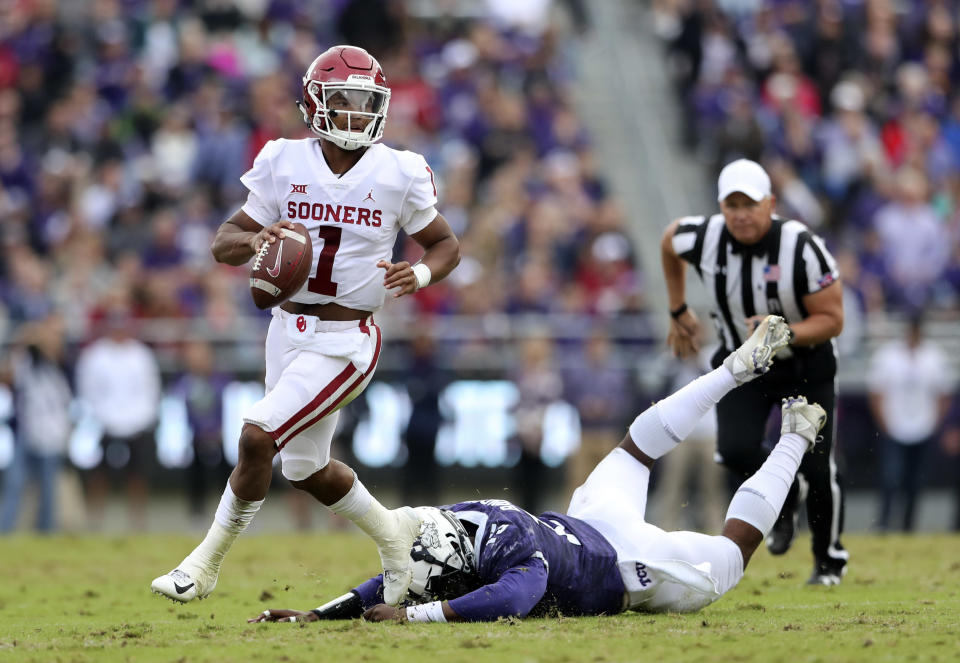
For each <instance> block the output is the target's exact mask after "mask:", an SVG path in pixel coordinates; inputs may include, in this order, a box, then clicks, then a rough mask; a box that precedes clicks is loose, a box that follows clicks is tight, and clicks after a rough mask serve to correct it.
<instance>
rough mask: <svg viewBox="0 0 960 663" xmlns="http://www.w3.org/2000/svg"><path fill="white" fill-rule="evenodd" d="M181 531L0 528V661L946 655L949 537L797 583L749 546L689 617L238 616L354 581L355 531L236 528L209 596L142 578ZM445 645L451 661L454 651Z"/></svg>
mask: <svg viewBox="0 0 960 663" xmlns="http://www.w3.org/2000/svg"><path fill="white" fill-rule="evenodd" d="M195 543H196V539H195V538H194V537H175V536H131V537H115V538H105V537H53V538H35V537H27V536H22V537H14V538H11V539H3V540H0V573H2V577H0V661H7V660H11V661H43V662H47V661H91V662H93V661H96V662H100V661H183V662H194V661H254V660H256V661H306V660H316V661H330V660H335V661H342V662H344V663H346V662H348V661H391V662H392V663H404V662H406V661H417V662H418V663H420V662H423V661H428V660H431V659H432V658H433V657H437V656H440V657H442V658H441V660H459V659H464V660H468V661H471V662H472V661H497V662H498V663H508V662H509V663H512V662H514V661H591V662H598V663H599V662H605V661H611V662H612V661H656V662H658V663H667V662H670V661H681V660H682V661H757V662H760V661H764V662H766V661H790V663H800V662H802V661H871V662H880V661H897V662H900V661H956V660H958V659H960V630H958V626H957V623H958V621H960V537H955V536H954V537H949V536H917V537H914V538H900V537H885V538H879V537H867V536H849V537H847V538H846V543H847V545H848V546H849V548H850V550H851V553H852V555H853V563H852V565H851V572H850V573H849V574H848V576H847V578H846V580H845V582H844V584H843V585H841V586H839V587H832V588H826V587H805V586H804V585H803V582H804V581H805V580H806V578H807V575H808V573H809V570H810V569H809V563H810V562H809V554H808V553H807V551H806V548H807V545H808V541H807V540H801V541H798V543H797V544H796V545H795V547H794V549H793V550H791V551H790V553H789V554H787V555H786V556H784V557H781V558H774V557H771V556H770V555H768V554H767V553H766V552H765V551H761V552H759V553H758V554H757V556H756V557H755V559H754V561H753V563H752V564H751V566H750V568H749V569H748V571H747V575H746V577H745V578H744V579H743V581H742V582H741V583H740V585H739V586H738V587H737V588H736V589H735V590H734V591H732V592H731V593H729V594H728V595H727V596H725V597H724V598H723V599H721V600H720V601H719V602H717V603H715V604H714V605H712V606H710V607H709V608H707V609H706V610H704V611H703V612H700V613H696V614H691V615H673V614H666V615H643V614H633V613H631V614H626V615H619V616H614V617H599V618H580V619H573V618H553V619H532V620H526V621H523V622H520V621H503V622H498V623H494V624H467V625H464V624H455V625H452V624H415V625H414V624H369V623H364V622H362V621H359V620H357V621H349V622H326V623H321V624H257V625H250V624H247V623H246V621H245V620H246V618H248V617H251V616H253V615H255V614H257V613H258V612H260V611H261V610H263V609H264V608H268V607H272V608H284V607H288V608H300V609H306V608H311V607H315V606H316V605H318V604H320V603H322V602H324V601H325V600H326V599H327V598H332V597H333V596H335V595H337V594H339V593H342V592H343V591H345V590H347V589H349V588H350V587H351V586H353V585H354V584H356V583H358V582H360V581H362V580H364V579H366V577H367V576H368V572H371V571H373V570H375V569H376V566H377V558H376V554H375V552H374V550H373V547H372V545H371V544H370V543H369V541H368V540H367V539H365V538H363V537H361V536H360V535H351V534H316V535H285V536H248V537H244V538H241V540H240V541H239V542H238V543H237V545H236V546H235V547H234V549H233V551H231V553H230V556H229V558H228V559H227V562H226V565H225V568H224V571H223V573H222V574H221V578H220V584H219V586H218V588H217V591H216V592H215V593H214V594H213V596H211V598H209V599H207V600H205V601H202V602H198V603H193V604H189V605H179V604H174V603H171V602H168V601H166V600H163V599H160V598H159V597H157V596H155V595H153V594H151V593H150V592H149V589H148V586H149V583H150V580H151V579H152V578H153V577H154V576H155V575H157V574H158V573H160V572H163V571H166V570H168V569H169V567H170V564H171V563H172V562H175V561H176V560H179V559H180V558H181V557H182V555H183V554H184V553H185V552H187V551H188V550H189V549H190V548H191V547H192V546H193V545H194V544H195ZM454 657H456V659H455V658H454Z"/></svg>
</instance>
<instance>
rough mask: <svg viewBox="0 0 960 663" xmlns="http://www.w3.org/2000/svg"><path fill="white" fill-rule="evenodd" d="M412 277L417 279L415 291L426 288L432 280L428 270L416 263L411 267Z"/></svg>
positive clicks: (420, 263) (421, 264)
mask: <svg viewBox="0 0 960 663" xmlns="http://www.w3.org/2000/svg"><path fill="white" fill-rule="evenodd" d="M413 275H414V276H416V277H417V290H419V289H420V288H426V287H427V286H428V285H430V279H431V278H433V274H431V272H430V268H429V267H427V266H426V265H424V264H423V263H422V262H418V263H417V264H416V265H414V266H413Z"/></svg>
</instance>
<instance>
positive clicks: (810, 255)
mask: <svg viewBox="0 0 960 663" xmlns="http://www.w3.org/2000/svg"><path fill="white" fill-rule="evenodd" d="M804 234H805V235H806V241H805V242H803V245H802V250H801V257H802V260H803V267H804V269H805V270H806V282H805V285H806V289H807V292H806V293H805V294H808V295H812V294H813V293H815V292H820V291H821V290H823V289H824V288H826V287H827V286H828V285H830V284H831V283H833V282H834V281H836V280H837V279H839V278H840V272H839V271H838V270H837V261H836V260H834V259H833V256H832V255H830V252H829V251H827V247H826V246H825V245H824V243H823V240H822V239H820V237H818V236H817V235H814V234H812V233H804Z"/></svg>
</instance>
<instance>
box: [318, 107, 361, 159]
mask: <svg viewBox="0 0 960 663" xmlns="http://www.w3.org/2000/svg"><path fill="white" fill-rule="evenodd" d="M376 121H377V120H376V118H374V119H373V120H371V121H370V124H369V125H367V126H368V127H370V126H373V123H374V122H376ZM327 122H328V123H329V124H333V120H332V119H330V120H327ZM323 123H324V120H323V118H322V117H319V114H318V116H317V117H315V118H314V121H313V122H312V123H311V124H310V128H311V129H312V130H313V133H315V134H317V135H318V136H320V137H321V138H326V139H327V140H329V141H330V142H331V143H333V144H334V145H336V146H337V147H339V148H341V149H344V150H348V151H353V150H358V149H360V148H361V147H370V146H371V145H373V143H374V142H375V141H373V140H371V139H370V136H368V135H367V131H366V130H364V131H343V130H342V129H321V128H320V126H321V125H323Z"/></svg>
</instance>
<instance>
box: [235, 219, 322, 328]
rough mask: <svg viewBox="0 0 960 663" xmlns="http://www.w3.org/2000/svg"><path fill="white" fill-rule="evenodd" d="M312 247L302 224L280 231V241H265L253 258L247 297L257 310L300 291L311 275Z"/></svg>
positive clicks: (278, 302)
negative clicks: (249, 296) (251, 296)
mask: <svg viewBox="0 0 960 663" xmlns="http://www.w3.org/2000/svg"><path fill="white" fill-rule="evenodd" d="M312 263H313V244H312V243H311V242H310V236H309V235H308V234H307V229H306V228H305V227H304V225H303V224H302V223H295V224H293V229H292V230H291V229H290V228H284V229H283V239H279V240H277V241H276V242H273V243H272V244H271V243H270V242H264V243H263V245H262V246H261V247H260V250H259V251H257V253H256V255H255V256H254V257H253V265H252V266H251V269H250V294H251V295H253V303H254V304H256V305H257V308H261V309H266V308H270V307H272V306H276V305H277V304H280V303H282V302H284V301H286V300H287V299H289V298H290V297H292V296H293V295H295V294H296V293H297V291H298V290H300V287H301V286H302V285H303V282H304V281H306V280H307V276H308V275H309V274H310V266H311V265H312Z"/></svg>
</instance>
